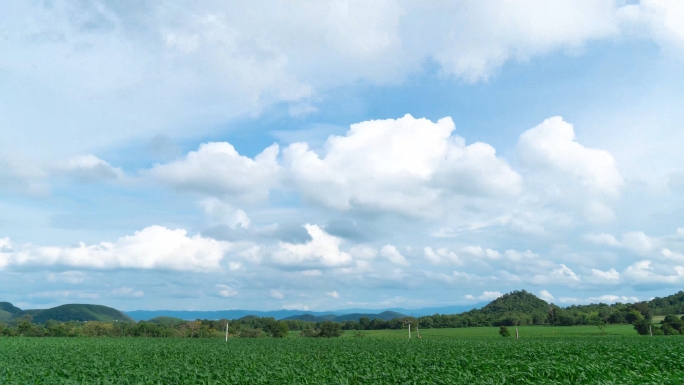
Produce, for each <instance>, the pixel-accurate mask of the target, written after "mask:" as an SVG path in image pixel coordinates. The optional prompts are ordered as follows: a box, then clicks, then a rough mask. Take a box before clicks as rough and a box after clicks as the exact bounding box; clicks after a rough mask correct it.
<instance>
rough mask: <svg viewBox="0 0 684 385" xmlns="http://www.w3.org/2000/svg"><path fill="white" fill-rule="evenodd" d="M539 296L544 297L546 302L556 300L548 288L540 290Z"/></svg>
mask: <svg viewBox="0 0 684 385" xmlns="http://www.w3.org/2000/svg"><path fill="white" fill-rule="evenodd" d="M539 298H541V299H543V300H544V301H546V302H552V301H553V300H554V298H553V296H552V295H551V293H549V292H548V291H547V290H542V291H540V292H539Z"/></svg>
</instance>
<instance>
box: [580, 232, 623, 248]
mask: <svg viewBox="0 0 684 385" xmlns="http://www.w3.org/2000/svg"><path fill="white" fill-rule="evenodd" d="M584 239H586V240H587V241H589V242H592V243H596V244H597V245H608V246H620V242H618V240H617V239H616V238H615V237H614V236H613V235H611V234H605V233H601V234H587V235H585V236H584Z"/></svg>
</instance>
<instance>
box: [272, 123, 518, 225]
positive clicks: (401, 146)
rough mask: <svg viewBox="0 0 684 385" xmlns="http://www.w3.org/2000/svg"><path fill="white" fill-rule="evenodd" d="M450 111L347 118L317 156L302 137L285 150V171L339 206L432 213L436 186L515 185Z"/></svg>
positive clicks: (472, 190) (311, 195)
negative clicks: (346, 125)
mask: <svg viewBox="0 0 684 385" xmlns="http://www.w3.org/2000/svg"><path fill="white" fill-rule="evenodd" d="M454 129H455V126H454V123H453V121H452V120H451V118H444V119H440V120H439V121H437V122H436V123H433V122H431V121H429V120H427V119H415V118H413V117H412V116H411V115H406V116H404V117H403V118H400V119H396V120H394V119H387V120H372V121H366V122H362V123H358V124H353V125H352V126H351V128H350V130H349V131H348V132H347V134H346V135H345V136H331V137H329V138H328V140H327V142H326V143H325V154H324V155H323V156H320V155H319V154H317V153H315V152H314V151H312V150H310V149H309V147H308V145H307V144H306V143H294V144H291V145H290V146H289V147H287V148H286V149H285V150H284V151H283V157H284V161H285V164H286V165H287V168H288V170H289V172H290V175H291V178H292V180H293V181H294V183H295V184H296V185H297V187H298V188H299V190H300V191H301V193H302V194H303V195H304V196H305V197H306V198H308V199H310V200H312V201H315V202H318V203H321V204H323V205H325V206H329V207H332V208H335V209H339V210H350V209H361V210H373V211H392V212H400V213H404V214H408V215H417V216H423V215H426V213H427V214H429V213H434V211H435V207H437V206H436V204H437V203H438V202H439V198H440V196H441V195H442V194H447V195H448V194H463V195H488V196H500V195H507V194H517V193H519V192H520V191H521V188H522V187H521V186H522V181H521V178H520V176H519V175H518V174H517V173H516V172H515V171H513V170H512V169H511V168H510V167H509V165H508V164H507V163H506V162H505V161H504V160H502V159H501V158H499V157H497V156H496V153H495V151H494V149H493V148H492V147H491V146H489V145H487V144H484V143H474V144H471V145H469V146H466V145H465V141H464V140H463V139H462V138H460V137H456V136H454V137H452V136H451V133H452V131H453V130H454Z"/></svg>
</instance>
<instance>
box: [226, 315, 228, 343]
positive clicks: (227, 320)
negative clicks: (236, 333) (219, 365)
mask: <svg viewBox="0 0 684 385" xmlns="http://www.w3.org/2000/svg"><path fill="white" fill-rule="evenodd" d="M226 342H228V320H226Z"/></svg>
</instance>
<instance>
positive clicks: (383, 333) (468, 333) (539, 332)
mask: <svg viewBox="0 0 684 385" xmlns="http://www.w3.org/2000/svg"><path fill="white" fill-rule="evenodd" d="M508 329H509V331H510V332H511V335H512V337H510V338H513V339H515V327H513V326H511V327H509V328H508ZM297 333H298V332H291V335H295V336H296V335H297ZM518 334H519V336H520V338H529V337H562V336H602V335H606V336H608V335H625V336H635V335H636V334H637V333H636V331H635V330H634V327H633V326H632V325H611V326H608V327H606V328H605V329H604V330H603V332H602V331H601V330H599V328H597V327H596V326H519V327H518ZM420 336H421V338H488V337H491V338H502V337H501V336H500V335H499V328H498V327H479V328H477V327H473V328H454V329H420ZM342 337H346V338H350V337H351V338H353V337H354V331H351V330H347V331H345V333H344V335H343V336H342ZM364 337H376V338H407V339H408V330H406V329H402V330H366V331H364ZM411 338H412V339H414V338H417V333H416V331H415V330H412V331H411Z"/></svg>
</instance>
